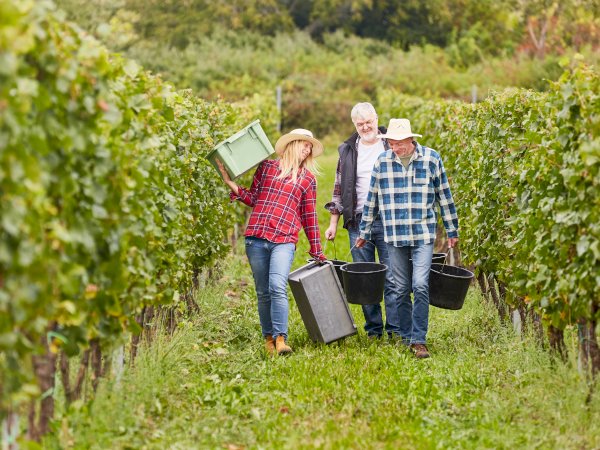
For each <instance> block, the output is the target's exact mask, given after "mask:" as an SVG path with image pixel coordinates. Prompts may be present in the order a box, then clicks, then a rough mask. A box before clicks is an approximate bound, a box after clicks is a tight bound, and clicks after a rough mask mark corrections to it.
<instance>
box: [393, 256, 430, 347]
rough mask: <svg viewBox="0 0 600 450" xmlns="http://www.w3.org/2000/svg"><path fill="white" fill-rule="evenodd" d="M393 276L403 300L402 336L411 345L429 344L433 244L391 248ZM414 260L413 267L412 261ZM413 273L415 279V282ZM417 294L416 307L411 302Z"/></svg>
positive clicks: (401, 301) (400, 300)
mask: <svg viewBox="0 0 600 450" xmlns="http://www.w3.org/2000/svg"><path fill="white" fill-rule="evenodd" d="M388 252H389V255H390V261H391V263H392V274H393V275H394V280H395V281H396V285H397V286H398V289H399V292H400V297H399V302H400V335H401V336H402V340H404V341H405V342H410V343H411V344H426V343H427V342H426V341H427V328H428V325H429V271H430V270H431V258H432V256H433V244H426V245H417V246H414V247H412V246H411V247H394V246H393V245H391V244H388ZM411 256H412V267H411V263H410V261H409V258H410V257H411ZM411 269H412V279H411ZM411 291H412V292H413V294H414V306H413V303H412V301H411V299H410V293H411Z"/></svg>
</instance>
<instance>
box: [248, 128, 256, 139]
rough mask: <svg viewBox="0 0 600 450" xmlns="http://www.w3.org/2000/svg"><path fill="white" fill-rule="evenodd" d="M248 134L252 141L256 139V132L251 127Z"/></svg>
mask: <svg viewBox="0 0 600 450" xmlns="http://www.w3.org/2000/svg"><path fill="white" fill-rule="evenodd" d="M248 134H249V135H250V136H251V137H252V139H258V134H256V131H254V129H252V127H250V128H248Z"/></svg>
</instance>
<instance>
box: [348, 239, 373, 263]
mask: <svg viewBox="0 0 600 450" xmlns="http://www.w3.org/2000/svg"><path fill="white" fill-rule="evenodd" d="M365 242H366V243H367V244H371V245H372V246H373V247H375V244H374V243H373V242H371V241H365ZM354 247H356V243H354V245H353V246H352V247H350V250H348V254H347V255H346V259H348V256H350V255H351V254H352V250H354Z"/></svg>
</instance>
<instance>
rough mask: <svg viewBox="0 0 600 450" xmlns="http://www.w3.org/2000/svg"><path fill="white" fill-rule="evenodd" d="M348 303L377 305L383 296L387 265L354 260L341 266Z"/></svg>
mask: <svg viewBox="0 0 600 450" xmlns="http://www.w3.org/2000/svg"><path fill="white" fill-rule="evenodd" d="M340 270H341V271H342V278H343V279H344V292H345V293H346V300H348V303H354V304H357V305H376V304H377V303H379V302H381V299H382V298H383V285H384V284H385V272H386V271H387V266H386V265H385V264H379V263H374V262H353V263H348V264H344V265H343V266H342V267H340Z"/></svg>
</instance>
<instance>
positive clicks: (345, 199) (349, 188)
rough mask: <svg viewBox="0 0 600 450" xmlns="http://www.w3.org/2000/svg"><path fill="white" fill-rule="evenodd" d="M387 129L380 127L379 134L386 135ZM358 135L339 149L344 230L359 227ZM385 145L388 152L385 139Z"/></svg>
mask: <svg viewBox="0 0 600 450" xmlns="http://www.w3.org/2000/svg"><path fill="white" fill-rule="evenodd" d="M386 131H387V129H386V128H385V127H379V132H380V133H381V134H385V132H386ZM358 140H359V139H358V133H354V134H353V135H352V136H350V137H349V138H348V139H347V140H346V141H344V142H342V144H341V145H340V146H339V147H338V153H339V154H340V160H339V171H340V194H341V198H342V216H343V219H344V222H343V225H344V228H348V227H349V226H357V225H358V222H357V221H356V215H355V214H354V210H355V209H356V203H357V198H356V161H357V159H358V151H357V148H358ZM383 145H384V147H385V149H386V150H387V149H388V148H389V146H388V143H387V141H386V140H385V139H384V141H383Z"/></svg>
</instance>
